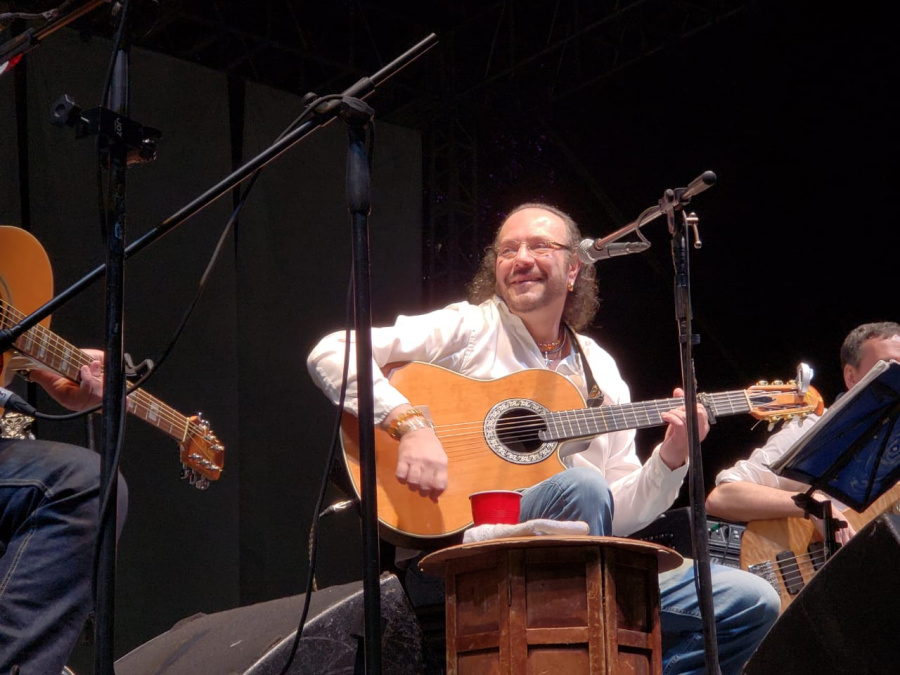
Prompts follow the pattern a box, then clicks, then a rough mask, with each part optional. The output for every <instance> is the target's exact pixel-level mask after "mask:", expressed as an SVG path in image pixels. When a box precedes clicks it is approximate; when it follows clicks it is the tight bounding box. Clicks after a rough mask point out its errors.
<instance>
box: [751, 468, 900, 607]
mask: <svg viewBox="0 0 900 675" xmlns="http://www.w3.org/2000/svg"><path fill="white" fill-rule="evenodd" d="M887 511H893V512H894V513H900V483H898V484H897V485H895V486H894V487H893V488H891V489H890V490H888V491H887V492H885V493H884V494H883V495H881V497H879V498H878V499H876V500H875V501H874V502H872V504H871V505H870V506H869V508H867V509H866V510H865V511H863V512H862V513H859V512H857V511H854V510H853V509H847V510H846V511H844V512H843V515H844V517H845V518H846V519H847V521H848V522H849V523H850V524H851V525H852V526H853V528H854V529H855V530H856V531H857V532H859V531H860V530H861V529H862V528H863V527H865V526H866V525H867V524H868V523H870V522H871V521H873V520H874V519H875V518H877V517H878V516H880V515H881V514H882V513H885V512H887ZM821 542H822V538H821V537H820V536H819V533H818V531H817V530H816V528H815V526H813V524H812V522H810V521H809V520H807V519H805V518H773V519H770V520H754V521H750V522H749V523H747V528H746V530H744V534H743V537H742V540H741V569H743V570H746V571H750V572H753V573H754V574H758V575H759V576H762V577H764V578H766V579H767V580H769V581H770V582H771V583H772V584H773V585H774V586H775V589H776V590H777V591H778V593H779V595H780V596H781V611H782V612H783V611H784V610H785V609H786V608H787V606H788V605H790V604H791V602H792V601H793V599H794V597H795V596H796V595H797V593H799V592H800V590H801V589H802V588H803V587H804V586H806V584H808V583H809V582H810V580H812V578H813V576H815V574H816V572H817V571H818V569H817V567H818V565H820V563H821V561H822V560H823V553H822V552H821V551H820V548H821ZM811 549H812V552H811Z"/></svg>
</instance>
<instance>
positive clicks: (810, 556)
mask: <svg viewBox="0 0 900 675" xmlns="http://www.w3.org/2000/svg"><path fill="white" fill-rule="evenodd" d="M766 562H767V563H768V564H769V565H770V566H771V568H772V569H773V570H775V571H777V572H779V573H780V574H781V577H782V579H783V578H784V577H785V576H787V575H790V574H797V573H798V572H799V571H800V566H801V565H802V564H803V563H808V564H811V565H813V566H814V568H815V570H814V571H817V569H818V566H819V565H822V564H823V563H824V562H825V551H824V550H820V551H816V552H815V553H800V554H794V555H793V556H791V557H789V558H782V559H781V560H767V561H766ZM757 564H758V563H757Z"/></svg>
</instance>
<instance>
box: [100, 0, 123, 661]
mask: <svg viewBox="0 0 900 675" xmlns="http://www.w3.org/2000/svg"><path fill="white" fill-rule="evenodd" d="M130 4H131V3H130V2H129V1H128V0H126V2H125V4H124V7H123V9H122V17H121V19H120V22H121V25H120V27H119V31H120V34H121V42H120V43H119V45H118V46H117V52H116V54H115V56H114V59H115V61H114V65H113V74H112V82H111V89H110V93H109V106H110V109H111V110H112V111H113V112H114V113H115V114H116V115H117V116H118V117H119V118H122V121H120V120H116V121H115V122H113V125H112V132H113V133H111V134H109V133H107V134H103V135H101V136H100V145H101V153H100V161H101V162H103V160H104V159H106V160H107V162H105V163H108V168H109V174H110V192H111V195H112V201H111V203H110V204H108V205H107V213H106V218H105V221H104V222H105V223H106V227H105V229H106V232H105V234H106V242H107V251H106V351H105V354H104V370H103V373H104V378H103V413H102V417H101V462H100V484H101V485H102V486H104V488H105V489H104V490H103V491H102V492H101V495H102V496H103V501H102V502H101V509H100V513H99V515H100V518H99V532H98V537H99V540H100V555H99V562H98V565H97V577H96V589H95V595H96V599H95V608H96V612H97V626H96V629H95V630H96V638H97V641H96V646H95V650H94V672H95V673H99V674H101V675H106V674H107V673H108V674H112V673H114V672H115V671H114V666H113V663H114V660H115V656H114V651H113V647H114V617H115V579H116V519H117V516H116V504H117V493H118V480H117V474H118V460H119V451H118V449H119V447H121V435H122V434H123V433H124V425H125V374H124V365H123V363H122V358H123V356H122V355H123V351H124V332H123V320H124V297H125V296H124V288H125V226H126V210H125V188H126V174H127V169H128V166H127V165H128V150H129V149H128V144H127V143H126V141H125V139H124V138H123V136H122V134H121V130H122V129H123V126H124V125H123V121H124V120H127V119H128V113H129V107H130V98H131V92H130V87H129V84H130V82H129V72H128V68H129V62H130V56H131V39H130V35H129V33H130V26H129V22H130V7H129V6H130ZM116 132H119V133H116ZM104 143H105V144H106V145H107V147H106V148H105V149H104V148H103V145H104ZM107 504H108V505H110V506H109V508H108V509H107V508H104V507H105V506H106V505H107Z"/></svg>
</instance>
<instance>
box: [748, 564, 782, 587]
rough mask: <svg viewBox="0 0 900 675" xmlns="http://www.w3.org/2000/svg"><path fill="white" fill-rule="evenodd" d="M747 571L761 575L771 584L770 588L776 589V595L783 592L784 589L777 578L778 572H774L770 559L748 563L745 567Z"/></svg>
mask: <svg viewBox="0 0 900 675" xmlns="http://www.w3.org/2000/svg"><path fill="white" fill-rule="evenodd" d="M747 571H748V572H750V573H751V574H755V575H756V576H758V577H762V578H763V579H765V580H766V581H768V582H769V583H770V584H772V588H774V589H775V590H776V591H778V595H782V594H783V593H784V589H782V587H781V581H780V580H779V579H778V574H777V573H776V572H775V568H773V567H772V563H771V561H769V560H766V561H765V562H761V563H757V564H755V565H750V566H749V567H748V568H747Z"/></svg>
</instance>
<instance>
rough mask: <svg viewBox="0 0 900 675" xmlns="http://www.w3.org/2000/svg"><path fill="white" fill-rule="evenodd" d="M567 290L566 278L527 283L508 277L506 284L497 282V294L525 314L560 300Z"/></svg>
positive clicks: (549, 278)
mask: <svg viewBox="0 0 900 675" xmlns="http://www.w3.org/2000/svg"><path fill="white" fill-rule="evenodd" d="M513 278H514V277H513ZM567 291H568V289H567V287H566V282H565V280H564V279H556V278H553V277H544V278H541V279H536V280H532V281H530V282H528V283H527V284H525V285H520V284H517V283H516V282H515V281H511V280H510V278H507V279H506V281H505V283H504V284H500V283H498V284H497V295H499V296H500V297H501V298H503V300H504V302H506V305H507V306H508V307H509V308H510V309H511V310H512V311H514V312H521V313H523V314H524V313H528V312H534V311H536V310H539V309H543V308H545V307H547V306H549V305H551V304H553V303H555V302H558V301H559V299H560V298H561V297H562V298H565V297H566V295H567Z"/></svg>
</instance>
